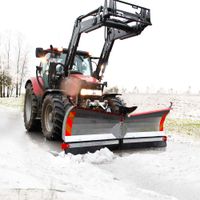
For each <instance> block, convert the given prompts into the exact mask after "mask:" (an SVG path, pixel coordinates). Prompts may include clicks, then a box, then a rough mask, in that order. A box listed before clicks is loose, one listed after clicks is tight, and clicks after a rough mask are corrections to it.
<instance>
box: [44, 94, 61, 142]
mask: <svg viewBox="0 0 200 200" xmlns="http://www.w3.org/2000/svg"><path fill="white" fill-rule="evenodd" d="M63 119H64V104H63V102H62V100H61V97H60V96H59V95H47V96H46V97H45V99H44V101H43V104H42V116H41V124H42V132H43V134H44V136H45V137H46V138H47V139H48V140H57V139H60V138H61V133H62V124H63Z"/></svg>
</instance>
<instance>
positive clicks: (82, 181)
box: [0, 95, 200, 200]
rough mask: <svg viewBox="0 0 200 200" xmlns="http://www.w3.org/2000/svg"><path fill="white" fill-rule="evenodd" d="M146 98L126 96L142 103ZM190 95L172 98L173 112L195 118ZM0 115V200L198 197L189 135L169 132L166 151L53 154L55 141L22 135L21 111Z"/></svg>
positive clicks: (198, 161) (198, 165) (196, 157)
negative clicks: (188, 111) (173, 102)
mask: <svg viewBox="0 0 200 200" xmlns="http://www.w3.org/2000/svg"><path fill="white" fill-rule="evenodd" d="M146 97H147V96H146ZM146 97H145V96H144V95H141V97H139V95H136V96H135V97H133V98H132V97H130V96H129V97H127V99H128V101H129V102H132V99H133V100H134V101H135V102H136V103H135V104H138V102H140V104H141V107H142V104H143V103H145V98H146ZM139 98H140V101H139ZM155 98H157V101H156V100H155ZM174 98H175V97H174ZM196 98H197V99H196ZM147 99H149V100H148V101H146V103H147V104H148V108H149V109H151V108H152V109H154V107H152V105H153V103H155V102H156V103H158V102H161V103H160V104H156V108H163V106H164V107H165V106H166V105H167V106H168V105H169V103H168V98H166V99H165V100H163V99H164V98H161V97H155V96H154V97H148V98H147ZM191 99H193V101H192V100H191ZM191 99H190V98H189V97H179V96H178V97H176V98H175V99H174V101H175V102H176V103H175V104H174V110H173V111H172V114H171V115H172V116H173V117H176V116H178V117H183V118H186V117H191V118H198V117H199V115H200V112H199V114H198V112H197V110H198V109H199V105H198V101H199V97H193V98H191ZM137 101H138V102H137ZM142 102H143V103H142ZM181 102H182V103H181ZM195 102H196V104H195ZM132 104H133V103H132ZM181 106H182V107H181ZM189 106H190V107H189ZM188 107H189V108H188ZM139 109H140V108H139ZM187 109H188V110H190V114H188V113H187V112H186V110H187ZM175 111H176V114H175ZM190 115H191V116H190ZM0 116H1V120H0V199H3V200H4V199H8V200H15V199H20V200H26V199H28V200H33V199H34V200H35V199H36V200H37V199H46V200H49V199H50V200H54V199H55V200H57V199H59V200H60V199H61V200H62V199H63V200H64V199H70V200H73V199H74V200H75V199H76V200H77V199H87V200H90V199H91V200H94V199H95V200H107V199H116V200H117V199H120V200H121V199H125V200H129V199H130V200H134V199H136V200H151V199H152V200H176V199H179V200H190V199H191V200H198V199H199V196H200V191H199V188H200V141H195V140H194V138H193V137H189V136H185V135H182V134H181V133H179V134H172V133H169V142H168V147H167V148H166V149H143V150H141V149H140V150H138V149H134V150H130V151H123V152H111V151H109V150H108V149H106V148H104V149H101V150H100V151H97V152H95V153H93V154H90V153H88V154H85V155H76V156H74V155H71V154H67V155H64V154H63V152H60V153H59V154H58V155H57V154H55V153H54V152H55V151H57V152H59V150H60V148H59V145H60V144H59V143H58V142H54V143H52V142H48V141H45V140H44V138H43V137H42V136H41V134H39V133H34V134H33V135H30V134H28V133H26V131H25V129H24V126H23V119H22V113H21V112H20V111H18V110H14V109H7V108H5V107H4V108H3V107H2V108H0Z"/></svg>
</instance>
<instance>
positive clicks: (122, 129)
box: [62, 106, 170, 153]
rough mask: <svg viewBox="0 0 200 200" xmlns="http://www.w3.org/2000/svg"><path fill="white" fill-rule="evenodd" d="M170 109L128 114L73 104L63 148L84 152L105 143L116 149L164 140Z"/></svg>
mask: <svg viewBox="0 0 200 200" xmlns="http://www.w3.org/2000/svg"><path fill="white" fill-rule="evenodd" d="M169 110H170V109H165V110H161V111H152V112H148V113H141V114H135V115H131V116H129V117H128V116H127V115H126V116H125V115H119V114H113V113H108V112H100V111H95V110H89V109H83V108H78V107H74V106H71V107H70V108H69V109H68V110H67V112H66V114H65V118H64V123H63V130H62V139H63V141H64V143H63V149H64V150H65V152H71V153H85V152H87V151H90V152H91V151H95V150H97V149H100V148H102V147H108V148H109V149H111V150H114V149H123V148H131V147H132V146H137V144H139V143H140V144H141V143H149V144H150V143H152V142H160V141H163V140H165V134H164V132H163V123H164V120H165V117H166V115H167V114H168V113H169Z"/></svg>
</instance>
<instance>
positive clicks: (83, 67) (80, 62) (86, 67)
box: [71, 55, 92, 76]
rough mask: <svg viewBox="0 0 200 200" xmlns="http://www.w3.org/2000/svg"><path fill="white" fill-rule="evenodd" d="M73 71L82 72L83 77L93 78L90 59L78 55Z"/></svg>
mask: <svg viewBox="0 0 200 200" xmlns="http://www.w3.org/2000/svg"><path fill="white" fill-rule="evenodd" d="M71 71H72V72H80V73H82V74H83V75H86V76H91V74H92V71H91V62H90V58H88V57H85V56H82V55H76V57H75V59H74V64H73V66H72V70H71Z"/></svg>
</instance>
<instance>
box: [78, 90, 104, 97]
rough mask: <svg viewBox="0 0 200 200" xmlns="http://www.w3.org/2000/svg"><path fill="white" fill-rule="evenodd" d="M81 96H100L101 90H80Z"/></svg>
mask: <svg viewBox="0 0 200 200" xmlns="http://www.w3.org/2000/svg"><path fill="white" fill-rule="evenodd" d="M80 94H81V95H82V96H102V91H101V90H91V89H81V93H80Z"/></svg>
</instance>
